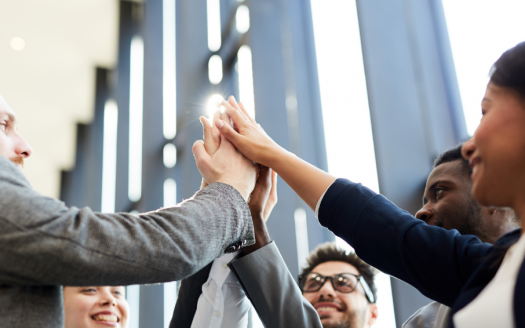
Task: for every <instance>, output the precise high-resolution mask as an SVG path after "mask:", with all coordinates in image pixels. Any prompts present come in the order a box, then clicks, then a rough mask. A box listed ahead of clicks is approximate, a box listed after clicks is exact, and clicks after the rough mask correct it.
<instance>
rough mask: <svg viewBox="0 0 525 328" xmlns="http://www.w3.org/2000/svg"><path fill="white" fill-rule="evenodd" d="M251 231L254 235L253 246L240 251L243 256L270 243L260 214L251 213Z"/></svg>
mask: <svg viewBox="0 0 525 328" xmlns="http://www.w3.org/2000/svg"><path fill="white" fill-rule="evenodd" d="M252 221H253V231H254V234H255V244H253V245H251V246H248V247H245V248H243V249H242V254H243V255H248V254H250V253H252V252H254V251H256V250H258V249H259V248H262V247H264V246H266V245H268V244H269V243H271V241H272V240H271V239H270V234H269V233H268V229H267V228H266V224H265V222H264V218H263V215H262V213H258V212H253V211H252Z"/></svg>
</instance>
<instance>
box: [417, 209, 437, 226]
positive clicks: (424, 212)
mask: <svg viewBox="0 0 525 328" xmlns="http://www.w3.org/2000/svg"><path fill="white" fill-rule="evenodd" d="M432 216H434V212H433V211H431V210H430V209H429V208H427V207H426V206H423V207H422V208H421V209H420V210H419V211H417V213H416V219H419V220H422V221H425V222H428V220H430V218H432Z"/></svg>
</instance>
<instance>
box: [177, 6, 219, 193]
mask: <svg viewBox="0 0 525 328" xmlns="http://www.w3.org/2000/svg"><path fill="white" fill-rule="evenodd" d="M176 12H177V17H176V30H177V38H176V39H177V40H176V42H177V64H176V65H177V136H176V137H175V145H176V147H177V150H178V152H177V165H176V166H175V177H176V178H175V181H177V194H178V195H180V196H179V197H178V200H179V201H180V200H181V199H184V198H188V197H191V196H192V195H193V194H194V193H195V192H196V191H197V190H198V189H199V186H200V180H201V175H200V173H199V171H198V169H197V167H196V165H195V159H194V158H193V153H192V151H191V148H192V146H193V143H194V142H195V140H199V139H202V125H201V124H200V122H199V116H201V115H205V106H206V102H207V100H208V97H209V96H211V95H212V91H213V90H212V87H211V84H210V82H209V80H208V58H209V56H210V51H209V50H208V38H207V26H206V22H207V17H206V0H179V1H177V8H176Z"/></svg>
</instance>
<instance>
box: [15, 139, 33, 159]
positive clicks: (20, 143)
mask: <svg viewBox="0 0 525 328" xmlns="http://www.w3.org/2000/svg"><path fill="white" fill-rule="evenodd" d="M15 153H16V155H18V156H22V157H23V158H28V157H29V156H31V155H32V154H33V148H31V146H30V145H29V144H28V143H27V141H25V139H24V138H22V136H21V135H19V134H17V140H16V143H15Z"/></svg>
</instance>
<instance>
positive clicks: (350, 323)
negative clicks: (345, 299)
mask: <svg viewBox="0 0 525 328" xmlns="http://www.w3.org/2000/svg"><path fill="white" fill-rule="evenodd" d="M365 314H366V309H364V310H363V313H358V311H357V310H351V309H348V308H347V309H346V311H345V313H344V317H343V318H342V319H340V320H339V321H337V322H330V323H324V324H323V328H362V327H364V325H365V318H366V315H365ZM321 319H323V318H322V317H321Z"/></svg>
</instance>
